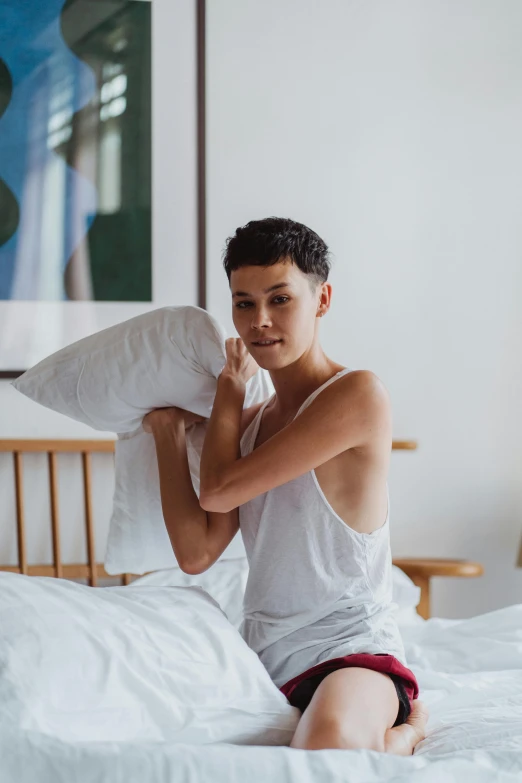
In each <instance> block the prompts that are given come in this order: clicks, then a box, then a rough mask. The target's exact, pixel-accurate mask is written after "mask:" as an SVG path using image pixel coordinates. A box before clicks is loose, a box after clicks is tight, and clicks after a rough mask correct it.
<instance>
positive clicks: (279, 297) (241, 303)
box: [236, 296, 289, 310]
mask: <svg viewBox="0 0 522 783" xmlns="http://www.w3.org/2000/svg"><path fill="white" fill-rule="evenodd" d="M277 299H284V300H285V301H284V302H278V303H277V304H286V302H287V301H288V300H289V297H288V296H276V297H275V298H274V299H273V300H272V301H274V302H275V301H276V300H277ZM249 304H252V302H246V301H245V302H238V303H237V304H236V307H239V309H240V310H244V309H245V308H244V307H241V305H249Z"/></svg>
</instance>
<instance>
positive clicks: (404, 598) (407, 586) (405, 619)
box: [392, 565, 424, 626]
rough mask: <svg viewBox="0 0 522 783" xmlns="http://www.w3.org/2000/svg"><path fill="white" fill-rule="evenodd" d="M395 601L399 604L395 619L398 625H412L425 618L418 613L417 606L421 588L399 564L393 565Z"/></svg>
mask: <svg viewBox="0 0 522 783" xmlns="http://www.w3.org/2000/svg"><path fill="white" fill-rule="evenodd" d="M392 579H393V601H394V603H395V604H396V605H397V608H396V610H395V619H396V620H397V625H399V626H401V625H412V624H416V623H418V622H419V621H420V622H424V619H423V618H422V617H421V616H420V614H418V612H417V606H418V605H419V601H420V598H421V589H420V587H417V585H416V584H415V583H414V582H413V581H412V580H411V579H410V577H409V576H408V575H407V574H405V573H404V571H403V570H402V569H401V568H399V567H398V566H395V565H392Z"/></svg>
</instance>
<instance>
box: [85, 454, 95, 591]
mask: <svg viewBox="0 0 522 783" xmlns="http://www.w3.org/2000/svg"><path fill="white" fill-rule="evenodd" d="M82 465H83V499H84V503H85V529H86V532H87V559H88V561H89V571H90V573H89V584H90V586H91V587H96V585H97V583H98V574H97V570H96V557H95V548H94V527H93V524H92V494H91V487H92V481H91V455H90V453H89V452H87V451H82Z"/></svg>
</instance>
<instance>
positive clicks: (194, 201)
mask: <svg viewBox="0 0 522 783" xmlns="http://www.w3.org/2000/svg"><path fill="white" fill-rule="evenodd" d="M61 1H62V2H63V0H61ZM70 1H71V0H69V2H70ZM84 1H90V0H84ZM131 1H133V2H138V3H148V4H150V7H151V44H152V45H151V74H152V78H151V106H152V109H151V120H152V121H151V127H152V133H151V158H152V167H151V181H152V188H151V193H152V196H151V202H152V206H151V214H152V220H151V223H152V230H151V234H152V243H151V245H152V252H151V277H152V281H151V296H150V301H96V300H84V301H76V300H75V301H63V300H62V301H60V300H54V301H53V300H43V299H34V300H22V299H20V300H14V299H3V300H0V379H13V378H17V377H18V376H20V375H21V374H23V373H24V372H25V371H26V370H27V369H28V368H29V367H31V366H33V365H34V364H36V363H37V362H38V361H40V360H41V359H43V358H45V357H46V356H49V355H50V354H52V353H54V352H55V351H57V350H60V349H61V348H63V347H65V346H66V345H69V344H71V343H72V342H76V341H77V340H79V339H82V338H83V337H87V336H89V335H90V334H93V333H94V332H97V331H100V330H101V329H104V328H107V327H110V326H112V325H114V324H116V323H120V322H121V321H124V320H127V319H129V318H133V317H135V316H137V315H140V314H142V313H144V312H148V311H150V310H153V309H156V308H158V307H163V306H169V305H170V306H178V305H187V304H193V305H197V306H199V307H202V308H204V309H206V285H205V280H206V210H205V201H206V170H205V169H206V159H205V135H206V128H205V123H206V118H205V88H206V84H205V82H206V80H205V59H206V58H205V45H206V42H205V15H206V14H205V11H206V8H205V0H177V2H176V3H167V2H164V1H163V2H162V0H122V4H124V5H127V4H128V3H129V2H131ZM113 5H114V3H113ZM1 57H2V52H1V51H0V58H1ZM1 120H2V118H1V116H0V130H1ZM1 176H2V175H1V170H0V179H1ZM176 183H177V189H176ZM165 194H168V197H166V195H165Z"/></svg>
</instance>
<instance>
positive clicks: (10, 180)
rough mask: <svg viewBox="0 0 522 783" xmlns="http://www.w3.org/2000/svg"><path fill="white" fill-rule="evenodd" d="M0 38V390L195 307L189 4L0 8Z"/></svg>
mask: <svg viewBox="0 0 522 783" xmlns="http://www.w3.org/2000/svg"><path fill="white" fill-rule="evenodd" d="M169 6H171V7H170V8H169ZM172 6H175V8H173V7H172ZM0 30H1V33H0V377H1V378H15V377H17V376H18V375H20V374H21V373H22V372H24V371H25V370H26V369H28V368H29V367H30V366H32V365H34V364H35V363H36V362H38V361H40V360H41V359H43V358H44V357H45V356H48V355H49V354H51V353H53V352H54V351H56V350H59V349H60V348H62V347H64V346H65V345H67V344H70V343H71V342H74V341H76V340H78V339H81V338H82V337H86V336H88V335H89V334H92V333H93V332H96V331H99V330H100V329H103V328H106V327H108V326H111V325H113V324H115V323H119V322H120V321H123V320H126V319H127V318H132V317H133V316H135V315H139V314H141V313H143V312H146V311H148V310H151V309H155V308H157V307H161V306H163V305H166V304H171V305H178V304H197V305H199V306H200V307H205V100H204V95H205V2H204V0H178V2H177V3H175V4H170V3H166V2H163V3H162V2H160V0H154V2H151V1H150V0H46V2H44V3H42V2H41V0H6V1H5V2H3V3H2V4H1V7H0ZM176 36H177V40H176ZM187 42H189V43H187ZM176 44H179V45H176ZM181 44H183V45H181ZM153 207H154V209H153ZM169 209H170V210H171V212H170V213H169ZM180 248H181V250H180ZM181 255H183V258H181Z"/></svg>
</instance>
